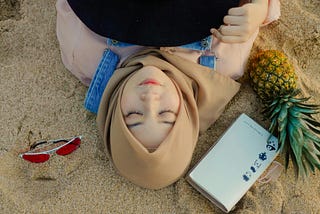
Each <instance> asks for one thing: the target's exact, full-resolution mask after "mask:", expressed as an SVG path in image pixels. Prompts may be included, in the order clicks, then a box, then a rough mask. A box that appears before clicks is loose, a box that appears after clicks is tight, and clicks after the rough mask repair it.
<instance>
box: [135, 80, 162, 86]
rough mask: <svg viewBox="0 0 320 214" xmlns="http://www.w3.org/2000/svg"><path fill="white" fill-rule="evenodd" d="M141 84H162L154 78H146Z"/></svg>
mask: <svg viewBox="0 0 320 214" xmlns="http://www.w3.org/2000/svg"><path fill="white" fill-rule="evenodd" d="M139 85H161V84H160V83H159V82H158V81H157V80H154V79H146V80H145V81H143V82H142V83H140V84H139Z"/></svg>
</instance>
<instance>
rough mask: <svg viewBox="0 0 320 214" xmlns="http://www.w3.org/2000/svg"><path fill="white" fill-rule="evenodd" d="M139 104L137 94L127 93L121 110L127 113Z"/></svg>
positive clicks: (123, 97)
mask: <svg viewBox="0 0 320 214" xmlns="http://www.w3.org/2000/svg"><path fill="white" fill-rule="evenodd" d="M137 102H138V100H137V97H136V96H135V94H131V93H127V94H123V95H122V97H121V110H122V112H124V113H125V112H127V111H128V110H130V108H132V107H133V106H134V104H136V103H137Z"/></svg>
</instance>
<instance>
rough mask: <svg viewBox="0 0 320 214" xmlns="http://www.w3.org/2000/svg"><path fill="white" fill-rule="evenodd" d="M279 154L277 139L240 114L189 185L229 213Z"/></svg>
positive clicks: (190, 177) (195, 169)
mask: <svg viewBox="0 0 320 214" xmlns="http://www.w3.org/2000/svg"><path fill="white" fill-rule="evenodd" d="M277 154H278V139H277V138H276V137H274V136H271V134H270V133H269V132H268V131H267V130H266V129H264V128H263V127H262V126H260V125H259V124H258V123H257V122H255V121H254V120H252V119H251V118H250V117H248V116H247V115H246V114H241V115H240V116H239V117H238V118H237V120H236V121H235V122H234V123H233V124H232V125H231V126H230V127H229V128H228V129H227V130H226V132H225V133H224V134H223V135H222V136H221V138H220V139H219V140H218V142H217V143H216V144H215V145H214V146H212V147H211V148H210V149H209V151H208V152H207V153H206V154H205V155H204V156H203V157H202V159H201V160H200V161H199V162H198V163H197V164H196V165H195V166H194V167H193V168H192V169H191V170H190V171H189V172H188V173H187V177H186V179H187V181H188V182H189V183H190V184H191V185H192V186H193V187H194V188H195V189H197V190H198V191H199V192H200V193H202V194H203V195H204V196H205V197H207V198H208V199H209V200H210V201H211V202H213V203H214V204H215V205H216V206H218V207H219V208H220V209H222V210H223V211H224V212H229V211H230V210H232V208H233V207H234V206H235V204H236V203H237V202H238V201H239V200H240V199H241V198H242V197H243V196H244V195H245V193H246V192H247V191H248V190H249V189H250V187H251V186H252V185H253V184H254V182H255V181H256V180H257V179H258V178H259V177H260V175H261V174H262V173H263V172H264V171H265V170H266V168H267V167H268V166H269V165H270V164H271V163H272V161H273V160H274V158H275V157H276V156H277Z"/></svg>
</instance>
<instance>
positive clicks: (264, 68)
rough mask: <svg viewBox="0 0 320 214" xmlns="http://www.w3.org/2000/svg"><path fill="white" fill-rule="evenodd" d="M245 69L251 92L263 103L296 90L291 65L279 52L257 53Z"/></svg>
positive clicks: (294, 75) (295, 76)
mask: <svg viewBox="0 0 320 214" xmlns="http://www.w3.org/2000/svg"><path fill="white" fill-rule="evenodd" d="M247 69H248V73H249V77H250V80H251V81H250V82H251V85H252V88H253V90H254V91H255V92H256V93H257V95H258V96H259V98H260V99H262V100H263V101H264V102H267V103H268V102H270V101H271V100H273V99H274V98H275V97H278V96H283V95H287V94H291V93H292V92H293V91H294V90H296V89H297V79H298V78H297V75H296V74H295V72H294V68H293V65H292V64H291V63H290V61H289V60H288V58H287V56H286V55H285V54H284V53H282V52H281V51H278V50H264V51H259V52H258V53H257V54H255V55H254V56H253V57H251V58H250V59H249V62H248V67H247Z"/></svg>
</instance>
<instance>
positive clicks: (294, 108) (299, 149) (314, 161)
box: [263, 90, 320, 177]
mask: <svg viewBox="0 0 320 214" xmlns="http://www.w3.org/2000/svg"><path fill="white" fill-rule="evenodd" d="M299 93H300V90H295V91H294V92H293V93H292V94H289V95H284V96H279V97H277V98H275V99H274V100H273V101H272V102H270V103H269V104H266V105H265V106H264V109H263V114H264V116H265V117H266V118H269V119H270V120H271V124H270V127H269V130H270V132H271V133H272V134H274V135H276V136H277V137H278V139H279V144H280V147H279V149H280V151H281V152H282V153H283V154H285V162H286V163H285V165H286V168H288V164H289V160H290V159H291V160H292V163H293V166H294V168H295V172H296V175H297V177H298V176H299V175H302V176H305V175H308V171H309V170H311V172H312V173H315V169H316V168H317V169H319V170H320V138H319V137H318V135H319V134H320V129H319V127H320V123H319V122H318V121H316V120H315V119H314V118H313V117H312V115H313V114H317V113H319V110H320V106H319V105H313V104H305V103H304V102H306V101H308V100H309V99H310V98H297V97H296V96H297V95H298V94H299Z"/></svg>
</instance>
